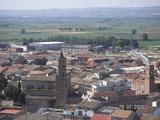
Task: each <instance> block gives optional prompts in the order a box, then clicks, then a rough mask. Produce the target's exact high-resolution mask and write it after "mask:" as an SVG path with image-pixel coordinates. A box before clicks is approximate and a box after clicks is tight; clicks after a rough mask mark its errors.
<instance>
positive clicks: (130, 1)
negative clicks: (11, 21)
mask: <svg viewBox="0 0 160 120" xmlns="http://www.w3.org/2000/svg"><path fill="white" fill-rule="evenodd" d="M144 6H145V7H146V6H160V0H0V9H47V8H86V7H144Z"/></svg>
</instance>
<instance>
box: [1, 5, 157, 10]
mask: <svg viewBox="0 0 160 120" xmlns="http://www.w3.org/2000/svg"><path fill="white" fill-rule="evenodd" d="M156 7H159V8H160V6H124V7H116V6H109V7H82V8H74V7H73V8H32V9H13V8H6V9H0V10H14V11H23V10H25V11H27V10H51V9H57V10H63V9H64V10H69V9H107V8H119V9H123V8H134V9H136V8H156Z"/></svg>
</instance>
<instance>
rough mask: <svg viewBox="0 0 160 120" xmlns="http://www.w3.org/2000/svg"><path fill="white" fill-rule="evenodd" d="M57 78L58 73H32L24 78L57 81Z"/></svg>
mask: <svg viewBox="0 0 160 120" xmlns="http://www.w3.org/2000/svg"><path fill="white" fill-rule="evenodd" d="M55 78H56V75H55V74H53V75H49V76H46V75H43V74H42V75H31V76H29V77H27V78H24V80H31V81H32V80H34V81H35V80H36V81H55Z"/></svg>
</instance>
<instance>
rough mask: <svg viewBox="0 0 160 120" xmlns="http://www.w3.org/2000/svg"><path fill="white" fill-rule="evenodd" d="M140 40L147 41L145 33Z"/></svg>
mask: <svg viewBox="0 0 160 120" xmlns="http://www.w3.org/2000/svg"><path fill="white" fill-rule="evenodd" d="M142 39H143V41H147V40H148V34H147V33H143V35H142Z"/></svg>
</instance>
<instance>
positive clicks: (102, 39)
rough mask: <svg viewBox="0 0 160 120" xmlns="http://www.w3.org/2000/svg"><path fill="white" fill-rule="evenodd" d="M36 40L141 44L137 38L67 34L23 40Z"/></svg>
mask: <svg viewBox="0 0 160 120" xmlns="http://www.w3.org/2000/svg"><path fill="white" fill-rule="evenodd" d="M35 41H60V42H66V43H69V44H75V45H76V44H81V45H103V46H104V47H106V48H108V47H116V46H119V47H125V46H130V47H133V48H138V47H139V44H138V41H137V40H135V39H117V38H115V37H113V36H112V37H108V38H107V37H104V36H99V37H94V38H86V37H81V36H65V35H58V36H55V37H48V38H47V39H46V40H43V39H39V40H34V39H28V40H27V39H24V40H23V42H24V44H25V45H27V44H28V43H29V42H35Z"/></svg>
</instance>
